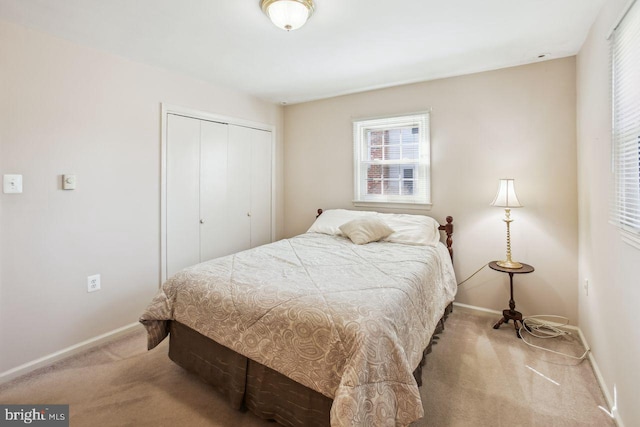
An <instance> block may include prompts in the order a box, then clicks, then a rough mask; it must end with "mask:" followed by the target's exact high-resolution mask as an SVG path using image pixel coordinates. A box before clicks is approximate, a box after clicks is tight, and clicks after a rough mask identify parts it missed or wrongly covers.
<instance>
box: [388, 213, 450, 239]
mask: <svg viewBox="0 0 640 427" xmlns="http://www.w3.org/2000/svg"><path fill="white" fill-rule="evenodd" d="M379 217H380V218H381V219H382V220H384V222H385V223H387V225H388V226H389V227H391V228H392V229H393V230H394V232H393V234H391V235H389V236H388V237H386V238H385V239H384V241H385V242H392V243H404V244H405V245H419V246H436V245H437V244H438V242H439V241H440V231H439V230H438V227H439V226H440V224H439V223H438V221H436V220H435V219H433V218H431V217H429V216H425V215H409V214H379Z"/></svg>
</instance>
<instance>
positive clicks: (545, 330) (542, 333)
mask: <svg viewBox="0 0 640 427" xmlns="http://www.w3.org/2000/svg"><path fill="white" fill-rule="evenodd" d="M545 319H558V320H560V321H559V322H554V321H551V320H545ZM568 324H569V319H568V318H566V317H564V316H556V315H553V314H539V315H535V316H529V317H525V318H524V319H522V326H521V327H520V331H519V333H520V338H521V339H522V342H523V343H525V344H526V345H528V346H530V347H534V348H537V349H539V350H544V351H547V352H549V353H554V354H558V355H560V356H566V357H568V358H571V359H575V360H580V361H582V360H584V359H585V358H586V357H587V355H588V354H589V352H590V351H591V349H590V348H589V347H587V349H586V350H585V351H584V353H583V354H582V355H581V356H574V355H571V354H567V353H563V352H560V351H555V350H551V349H550V348H545V347H541V346H539V345H536V344H533V343H532V342H530V341H527V340H526V339H525V338H524V333H523V332H524V331H526V332H527V333H529V334H530V335H533V336H534V337H536V338H542V339H548V338H557V337H561V336H564V335H571V332H569V331H566V330H564V329H561V328H562V327H563V326H567V325H568Z"/></svg>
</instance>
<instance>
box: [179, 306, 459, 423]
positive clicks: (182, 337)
mask: <svg viewBox="0 0 640 427" xmlns="http://www.w3.org/2000/svg"><path fill="white" fill-rule="evenodd" d="M451 310H452V305H451V304H449V306H448V307H447V308H446V309H445V312H444V313H443V316H442V318H441V319H440V322H438V325H437V326H436V330H435V332H434V334H433V337H432V338H431V342H430V343H429V345H428V346H427V348H426V349H425V350H424V354H423V358H422V361H421V362H420V364H419V365H418V366H417V367H416V370H415V371H414V373H413V375H414V377H415V378H416V381H417V383H418V385H419V386H421V385H422V367H423V366H424V364H425V362H426V355H427V354H428V353H430V352H431V346H432V344H433V342H434V339H435V336H436V335H437V334H439V333H441V332H442V331H443V330H444V321H445V320H446V318H447V316H448V315H449V313H451ZM170 323H171V324H170V342H169V358H171V360H173V361H174V362H175V363H177V364H178V365H179V366H181V367H183V368H184V369H186V370H188V371H190V372H192V373H195V374H196V375H198V376H199V377H200V378H201V379H203V380H204V381H206V382H207V383H209V384H211V385H212V386H213V387H214V388H215V389H216V390H218V392H220V393H221V394H222V395H223V396H225V398H226V399H227V400H228V402H229V404H230V405H231V407H233V408H235V409H240V408H242V407H245V408H247V409H249V410H250V411H251V412H253V413H254V414H255V415H257V416H258V417H260V418H262V419H269V420H275V421H277V422H278V423H279V424H282V425H285V426H291V427H303V426H313V427H315V426H318V427H320V426H323V427H324V426H328V425H330V421H329V414H330V411H331V404H332V402H333V399H331V398H329V397H327V396H325V395H323V394H321V393H318V392H317V391H315V390H311V389H310V388H308V387H305V386H303V385H302V384H300V383H297V382H295V381H293V380H292V379H290V378H288V377H286V376H284V375H282V374H280V373H279V372H276V371H274V370H273V369H270V368H268V367H266V366H264V365H261V364H260V363H257V362H255V361H253V360H251V359H248V358H246V357H244V356H242V355H240V354H238V353H236V352H235V351H233V350H230V349H229V348H227V347H225V346H223V345H220V344H218V343H217V342H215V341H213V340H211V339H209V338H207V337H206V336H204V335H202V334H200V333H199V332H196V331H194V330H193V329H191V328H189V327H188V326H185V325H183V324H181V323H180V322H177V321H172V322H170Z"/></svg>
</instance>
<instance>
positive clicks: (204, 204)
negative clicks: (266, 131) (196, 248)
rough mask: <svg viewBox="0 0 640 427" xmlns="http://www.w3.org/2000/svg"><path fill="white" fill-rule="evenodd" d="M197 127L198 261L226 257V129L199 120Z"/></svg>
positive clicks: (227, 131)
mask: <svg viewBox="0 0 640 427" xmlns="http://www.w3.org/2000/svg"><path fill="white" fill-rule="evenodd" d="M200 123H201V125H200V126H201V127H200V260H199V262H202V261H207V260H210V259H213V258H217V257H219V256H223V255H227V254H228V253H229V251H228V250H227V248H225V245H224V242H225V241H227V240H228V239H229V236H228V233H227V225H226V224H227V221H228V218H227V216H228V215H227V210H226V208H225V206H226V204H227V197H228V183H229V181H228V179H227V140H228V138H229V126H227V125H226V124H224V123H216V122H208V121H204V120H201V121H200Z"/></svg>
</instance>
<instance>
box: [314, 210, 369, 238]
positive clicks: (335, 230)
mask: <svg viewBox="0 0 640 427" xmlns="http://www.w3.org/2000/svg"><path fill="white" fill-rule="evenodd" d="M376 214H377V213H376V212H363V211H350V210H346V209H330V210H326V211H324V212H322V215H320V216H319V217H318V218H316V221H315V222H314V223H313V224H312V225H311V228H309V229H308V230H307V233H322V234H329V235H337V236H342V235H343V234H342V231H340V226H341V225H342V224H346V223H347V222H349V221H352V220H354V219H358V218H363V217H366V216H369V217H372V216H375V215H376Z"/></svg>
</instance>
